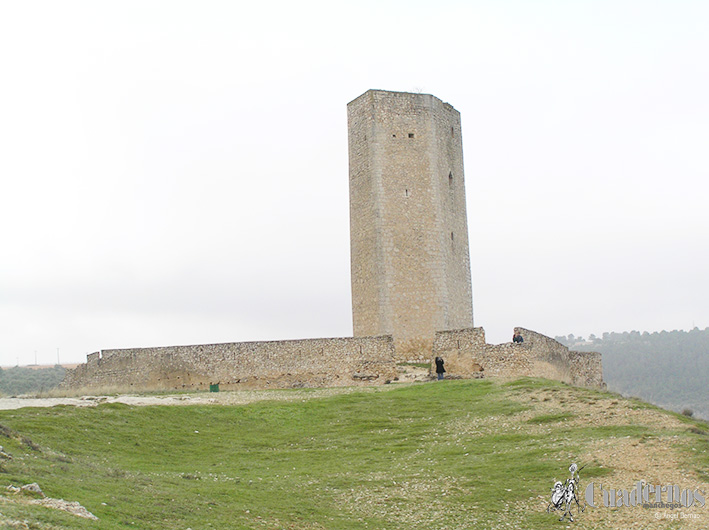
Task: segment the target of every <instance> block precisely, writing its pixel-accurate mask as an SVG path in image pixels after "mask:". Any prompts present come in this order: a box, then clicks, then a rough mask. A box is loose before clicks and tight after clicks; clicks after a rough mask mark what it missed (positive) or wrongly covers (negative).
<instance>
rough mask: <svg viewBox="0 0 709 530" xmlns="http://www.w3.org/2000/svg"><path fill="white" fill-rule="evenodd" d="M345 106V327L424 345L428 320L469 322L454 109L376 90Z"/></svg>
mask: <svg viewBox="0 0 709 530" xmlns="http://www.w3.org/2000/svg"><path fill="white" fill-rule="evenodd" d="M347 114H348V130H349V160H350V241H351V272H352V316H353V328H354V335H355V336H367V335H383V334H387V335H389V334H391V335H393V336H394V340H395V343H396V350H397V355H398V356H399V357H400V358H402V359H410V358H411V354H414V355H415V354H417V352H420V351H426V355H428V354H429V353H430V351H431V346H432V342H433V338H434V334H435V332H436V331H437V330H445V329H458V328H464V327H472V325H473V314H472V307H473V306H472V287H471V279H470V257H469V249H468V231H467V215H466V206H465V205H466V202H465V185H464V178H463V149H462V139H461V125H460V114H459V113H458V111H456V110H455V109H454V108H453V107H452V106H451V105H449V104H447V103H443V102H442V101H441V100H439V99H438V98H435V97H433V96H431V95H429V94H410V93H404V92H387V91H382V90H370V91H367V92H365V93H364V94H363V95H361V96H360V97H358V98H357V99H355V100H354V101H352V102H351V103H350V104H349V105H348V106H347Z"/></svg>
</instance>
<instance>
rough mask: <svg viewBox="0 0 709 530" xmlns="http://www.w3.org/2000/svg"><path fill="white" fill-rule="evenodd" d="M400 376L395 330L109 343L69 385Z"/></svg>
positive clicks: (315, 382)
mask: <svg viewBox="0 0 709 530" xmlns="http://www.w3.org/2000/svg"><path fill="white" fill-rule="evenodd" d="M395 377H396V364H395V362H394V343H393V340H392V338H391V337H389V336H384V337H358V338H326V339H306V340H287V341H269V342H236V343H226V344H204V345H196V346H170V347H158V348H133V349H121V350H102V351H101V352H96V353H92V354H89V355H88V356H87V362H86V364H82V365H79V366H78V367H77V368H76V369H74V370H70V371H68V372H67V375H66V378H65V380H64V383H63V386H64V387H65V388H83V387H94V388H98V387H102V388H110V387H121V388H132V389H136V390H142V389H166V390H169V389H208V388H209V385H210V384H216V383H218V384H219V385H220V389H226V390H230V389H240V388H293V387H324V386H347V385H356V384H362V383H370V384H371V383H375V384H383V383H385V382H387V381H390V380H392V379H394V378H395Z"/></svg>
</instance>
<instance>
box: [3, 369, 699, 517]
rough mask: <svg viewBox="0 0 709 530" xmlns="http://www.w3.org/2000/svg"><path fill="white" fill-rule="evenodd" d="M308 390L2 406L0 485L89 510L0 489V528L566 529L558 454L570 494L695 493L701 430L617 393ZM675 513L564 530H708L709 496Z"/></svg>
mask: <svg viewBox="0 0 709 530" xmlns="http://www.w3.org/2000/svg"><path fill="white" fill-rule="evenodd" d="M281 394H282V393H281ZM289 395H291V394H289ZM315 395H317V391H308V390H295V391H293V392H292V399H290V400H287V401H271V400H269V399H268V398H269V396H270V394H269V392H268V391H265V392H263V393H262V398H263V400H262V401H258V402H254V403H251V404H248V405H219V404H213V405H187V406H147V407H134V406H128V405H122V404H116V403H112V404H100V405H98V406H95V407H82V408H78V407H70V406H57V407H53V408H47V409H29V408H25V409H19V410H12V411H9V410H8V411H0V443H1V444H2V445H3V446H4V451H5V452H6V453H9V454H10V455H11V456H12V459H11V460H8V459H2V460H0V462H2V466H1V469H0V483H2V484H11V485H14V486H22V485H23V484H27V483H32V482H37V483H38V484H39V485H40V487H41V488H42V490H43V491H44V493H45V494H46V495H47V496H48V497H52V498H55V499H65V500H67V501H76V502H79V503H81V505H83V506H84V507H86V508H87V509H88V510H89V511H90V512H92V513H93V514H94V515H96V516H97V517H98V518H99V521H91V520H87V519H82V518H80V517H77V516H75V515H71V514H70V513H67V512H65V511H61V510H57V509H52V508H48V507H45V506H39V505H37V504H32V497H31V496H27V495H21V494H17V493H12V492H10V491H5V490H4V489H2V490H0V514H1V515H0V528H5V527H7V528H15V527H16V528H34V529H75V528H76V529H84V528H87V529H88V528H92V529H94V528H95V529H98V528H100V529H102V530H103V529H125V528H138V529H141V530H149V529H156V530H157V529H160V530H163V529H187V528H191V529H194V530H197V529H207V528H216V529H240V528H248V529H274V530H275V529H328V530H336V529H390V530H391V529H407V530H409V529H470V528H486V529H509V528H519V529H525V530H526V529H548V528H566V527H567V525H568V523H561V522H558V516H555V515H554V514H548V513H546V511H545V509H546V507H547V503H548V497H549V492H550V488H551V486H552V485H553V483H554V480H556V479H559V480H562V481H563V480H564V479H565V478H566V477H567V476H568V471H567V469H568V467H569V464H570V463H571V462H577V463H578V464H579V465H586V467H585V468H584V469H583V470H582V471H581V487H582V488H585V487H586V485H587V484H588V483H589V482H590V481H592V480H593V481H596V482H597V483H602V484H603V485H604V487H606V488H608V487H613V488H624V489H628V490H629V489H631V488H633V487H634V486H635V482H636V481H637V480H646V481H647V482H649V483H651V484H678V485H680V487H682V488H687V489H691V490H694V489H696V488H700V489H703V490H704V491H705V492H707V493H709V487H707V486H708V484H707V483H708V482H709V453H707V449H708V448H709V438H708V437H707V434H706V433H705V432H704V430H705V429H706V425H705V424H703V423H700V422H697V421H695V420H692V419H690V418H686V417H684V416H681V415H678V414H674V413H669V412H665V411H662V410H659V409H656V408H655V407H652V406H650V405H646V404H644V403H642V402H639V401H634V400H626V399H623V398H620V397H618V396H617V395H615V394H609V393H605V392H600V391H595V390H587V389H579V388H573V387H569V386H566V385H563V384H561V383H556V382H551V381H544V380H536V379H520V380H518V381H513V382H507V383H501V382H493V381H490V380H475V381H444V382H441V383H422V384H413V385H408V386H404V385H402V386H398V385H390V386H386V387H379V388H376V389H363V390H361V391H359V390H358V391H354V392H347V393H342V394H335V395H329V396H328V397H318V398H313V396H315ZM680 511H681V512H682V513H684V514H691V515H692V516H696V517H697V518H695V519H684V520H678V521H676V522H672V521H666V520H662V521H658V519H657V515H658V514H659V513H662V512H665V513H670V511H668V510H664V511H663V510H652V509H642V508H641V507H635V508H633V507H622V508H615V509H611V508H604V507H597V508H590V507H589V508H587V509H586V511H585V512H584V513H582V514H581V515H580V516H579V517H578V518H577V522H576V523H575V524H576V526H575V527H576V528H580V529H581V528H634V527H636V528H675V527H676V528H707V527H708V526H709V506H706V507H704V508H701V507H698V506H694V507H692V508H688V509H682V510H674V511H673V512H672V513H676V514H678V513H679V512H680ZM21 521H24V522H25V523H24V524H26V526H20V522H21ZM673 524H674V525H676V526H672V525H673ZM3 525H5V526H3ZM13 525H15V526H13Z"/></svg>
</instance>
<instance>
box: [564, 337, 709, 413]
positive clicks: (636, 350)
mask: <svg viewBox="0 0 709 530" xmlns="http://www.w3.org/2000/svg"><path fill="white" fill-rule="evenodd" d="M554 338H555V339H556V340H557V341H559V342H561V343H562V344H564V345H565V346H568V347H569V348H571V349H573V350H579V351H597V352H600V353H602V354H603V377H604V379H605V381H606V383H607V384H608V388H609V389H610V390H613V391H616V392H620V393H621V394H624V395H629V396H636V397H639V398H641V399H644V400H646V401H649V402H651V403H654V404H656V405H659V406H661V407H665V408H669V409H671V410H675V411H677V412H682V411H687V413H689V411H692V412H693V413H694V414H695V415H696V416H698V417H701V418H703V419H709V385H708V384H707V379H708V378H709V328H705V329H703V330H702V329H699V328H694V329H693V330H691V331H678V330H674V331H660V332H654V333H648V332H647V331H645V332H642V333H641V332H639V331H625V332H623V333H616V332H610V333H603V335H602V336H601V337H596V336H595V335H590V336H589V337H588V338H587V339H584V338H583V337H575V336H574V335H573V334H571V335H568V336H566V337H564V336H557V337H554Z"/></svg>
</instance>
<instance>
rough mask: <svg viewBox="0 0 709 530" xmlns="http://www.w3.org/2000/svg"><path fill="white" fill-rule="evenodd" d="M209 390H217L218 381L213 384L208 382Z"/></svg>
mask: <svg viewBox="0 0 709 530" xmlns="http://www.w3.org/2000/svg"><path fill="white" fill-rule="evenodd" d="M209 391H210V392H219V383H216V384H214V385H213V384H212V383H209Z"/></svg>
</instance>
